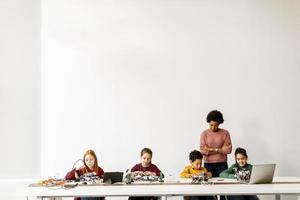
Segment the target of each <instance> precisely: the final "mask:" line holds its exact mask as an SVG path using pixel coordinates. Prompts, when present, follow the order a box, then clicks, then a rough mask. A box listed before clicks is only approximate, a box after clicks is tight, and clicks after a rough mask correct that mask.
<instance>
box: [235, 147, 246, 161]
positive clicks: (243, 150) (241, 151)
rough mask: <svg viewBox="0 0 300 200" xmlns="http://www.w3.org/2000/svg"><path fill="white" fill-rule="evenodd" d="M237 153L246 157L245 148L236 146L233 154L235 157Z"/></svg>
mask: <svg viewBox="0 0 300 200" xmlns="http://www.w3.org/2000/svg"><path fill="white" fill-rule="evenodd" d="M237 154H242V155H243V156H245V157H246V158H248V155H247V151H246V149H243V148H241V147H238V148H236V150H235V152H234V156H235V157H236V155H237Z"/></svg>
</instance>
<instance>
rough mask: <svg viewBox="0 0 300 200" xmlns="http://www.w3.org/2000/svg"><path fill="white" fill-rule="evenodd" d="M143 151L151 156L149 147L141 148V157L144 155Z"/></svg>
mask: <svg viewBox="0 0 300 200" xmlns="http://www.w3.org/2000/svg"><path fill="white" fill-rule="evenodd" d="M144 153H148V154H150V156H151V157H152V151H151V149H149V148H143V149H142V151H141V157H142V156H143V155H144Z"/></svg>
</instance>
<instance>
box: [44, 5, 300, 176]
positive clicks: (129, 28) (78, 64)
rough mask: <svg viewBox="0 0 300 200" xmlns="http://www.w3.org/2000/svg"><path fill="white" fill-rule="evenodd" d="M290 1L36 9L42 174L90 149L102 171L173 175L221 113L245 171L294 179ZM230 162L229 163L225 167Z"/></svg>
mask: <svg viewBox="0 0 300 200" xmlns="http://www.w3.org/2000/svg"><path fill="white" fill-rule="evenodd" d="M299 10H300V2H299V1H292V0H288V1H286V0H281V1H279V0H274V1H261V0H257V1H253V0H251V1H239V0H236V1H197V0H187V1H179V0H177V1H168V0H154V1H146V0H136V1H134V0H132V1H130V0H119V1H118V0H115V1H104V0H103V1H98V0H89V1H83V0H82V1H79V0H77V1H70V0H52V1H45V0H44V1H42V101H41V102H42V144H41V150H42V151H41V154H42V157H41V158H42V163H41V164H42V176H49V175H60V176H63V175H65V173H66V172H67V171H68V170H70V168H71V167H72V165H73V162H74V161H75V160H76V159H78V158H81V157H82V155H83V153H84V151H85V150H87V149H94V150H95V151H96V153H97V155H98V159H99V163H100V166H101V167H103V168H104V170H105V171H117V170H118V171H125V170H126V169H127V168H130V167H132V166H133V165H134V164H136V163H138V162H139V152H140V150H141V148H142V147H150V148H151V149H152V150H153V151H154V157H153V162H154V163H155V164H157V165H158V166H159V167H160V168H161V169H162V170H163V172H165V173H166V174H174V175H177V174H178V173H179V171H180V170H181V169H182V168H183V167H184V165H185V164H186V163H187V162H188V154H189V152H190V151H191V150H193V149H199V136H200V132H201V131H202V130H204V129H206V128H207V124H206V122H205V118H206V114H207V113H208V112H209V111H210V110H212V109H219V110H221V111H222V112H223V114H224V117H225V123H224V125H223V126H222V127H223V128H226V129H228V130H229V132H230V133H231V137H232V142H233V147H234V148H236V147H238V146H241V147H245V148H246V149H247V150H248V153H249V157H250V163H253V164H255V163H270V162H276V163H277V164H278V166H277V170H276V175H290V176H291V175H297V176H300V171H299V169H300V162H299V161H298V159H297V158H298V157H299V156H298V155H299V154H300V148H299V145H298V143H299V140H300V136H299V131H298V126H297V125H298V123H299V112H300V104H299V102H300V93H299V91H300V90H299V85H300V79H299V77H300V68H299V63H300V55H299V54H300V51H299V46H300V42H299V35H300V14H299ZM232 161H233V156H230V163H232Z"/></svg>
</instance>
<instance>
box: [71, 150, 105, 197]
mask: <svg viewBox="0 0 300 200" xmlns="http://www.w3.org/2000/svg"><path fill="white" fill-rule="evenodd" d="M83 164H84V165H83V166H81V167H80V168H79V169H73V170H72V171H70V172H68V173H67V175H66V176H65V179H66V180H75V179H78V178H79V177H80V176H82V175H84V174H86V173H91V172H95V174H96V175H97V176H98V177H99V178H103V175H104V171H103V169H101V167H99V166H98V160H97V156H96V154H95V152H94V151H93V150H87V151H86V152H85V153H84V156H83ZM74 200H104V198H103V197H75V198H74Z"/></svg>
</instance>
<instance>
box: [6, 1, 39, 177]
mask: <svg viewBox="0 0 300 200" xmlns="http://www.w3.org/2000/svg"><path fill="white" fill-rule="evenodd" d="M40 12H41V3H40V1H38V0H26V1H24V0H9V1H5V0H1V1H0V26H1V31H0V137H1V139H0V158H1V162H0V163H1V164H0V165H1V166H0V179H1V178H26V177H30V178H34V177H39V176H40V167H41V166H40V163H41V159H40V156H41V154H40V136H41V133H40V128H41V125H40V124H41V120H40V118H41V116H40V115H41V114H40V111H41V109H40V96H41V92H40V89H41V84H40V77H41V75H40V69H41V65H40V61H41V59H40V57H41V37H40V36H41V14H40Z"/></svg>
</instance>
